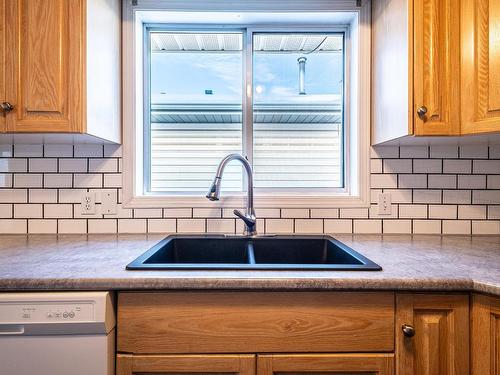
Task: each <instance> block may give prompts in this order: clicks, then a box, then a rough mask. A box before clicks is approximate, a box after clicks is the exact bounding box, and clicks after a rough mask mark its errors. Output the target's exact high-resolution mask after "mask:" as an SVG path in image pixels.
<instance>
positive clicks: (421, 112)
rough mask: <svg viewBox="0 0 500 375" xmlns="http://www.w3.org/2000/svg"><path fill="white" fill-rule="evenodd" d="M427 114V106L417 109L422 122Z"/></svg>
mask: <svg viewBox="0 0 500 375" xmlns="http://www.w3.org/2000/svg"><path fill="white" fill-rule="evenodd" d="M426 114H427V107H426V106H425V105H423V106H421V107H420V108H419V109H417V115H418V117H419V118H420V119H421V120H424V119H425V115H426Z"/></svg>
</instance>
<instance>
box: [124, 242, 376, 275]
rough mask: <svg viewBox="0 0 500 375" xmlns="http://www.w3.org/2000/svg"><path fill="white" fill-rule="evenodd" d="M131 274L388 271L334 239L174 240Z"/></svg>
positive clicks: (151, 252)
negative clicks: (157, 271)
mask: <svg viewBox="0 0 500 375" xmlns="http://www.w3.org/2000/svg"><path fill="white" fill-rule="evenodd" d="M127 269H128V270H169V269H186V270H188V269H193V270H196V269H205V270H208V269H212V270H266V269H275V270H311V269H317V270H360V271H379V270H381V269H382V268H381V267H380V266H379V265H378V264H376V263H374V262H372V261H371V260H370V259H368V258H366V257H364V256H363V255H361V254H359V253H358V252H356V251H354V250H353V249H351V248H350V247H348V246H346V245H345V244H343V243H341V242H340V241H338V240H336V239H334V238H333V237H330V236H255V237H236V236H234V237H228V236H216V235H193V236H185V235H173V236H168V237H166V238H165V239H163V240H162V241H160V242H159V243H158V244H156V245H155V246H153V247H152V248H151V249H149V250H148V251H146V252H145V253H144V254H142V255H141V256H139V257H138V258H137V259H135V260H134V261H133V262H131V263H130V264H128V265H127Z"/></svg>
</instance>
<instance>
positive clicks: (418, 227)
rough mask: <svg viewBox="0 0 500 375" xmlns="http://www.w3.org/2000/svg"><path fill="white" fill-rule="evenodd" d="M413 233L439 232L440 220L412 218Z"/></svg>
mask: <svg viewBox="0 0 500 375" xmlns="http://www.w3.org/2000/svg"><path fill="white" fill-rule="evenodd" d="M413 233H414V234H440V233H441V220H413Z"/></svg>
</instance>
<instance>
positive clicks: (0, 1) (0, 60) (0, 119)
mask: <svg viewBox="0 0 500 375" xmlns="http://www.w3.org/2000/svg"><path fill="white" fill-rule="evenodd" d="M5 1H6V0H0V103H3V102H5V101H6V100H7V98H6V97H5ZM4 131H5V114H4V113H2V111H1V110H0V133H1V132H4Z"/></svg>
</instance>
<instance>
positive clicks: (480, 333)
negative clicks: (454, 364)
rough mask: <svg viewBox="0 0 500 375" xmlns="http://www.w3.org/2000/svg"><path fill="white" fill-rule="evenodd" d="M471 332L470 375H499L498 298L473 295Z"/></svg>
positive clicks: (499, 335)
mask: <svg viewBox="0 0 500 375" xmlns="http://www.w3.org/2000/svg"><path fill="white" fill-rule="evenodd" d="M471 332H472V334H471V353H472V355H471V358H472V364H471V368H472V374H473V375H497V374H500V298H494V297H488V296H482V295H474V297H473V302H472V328H471Z"/></svg>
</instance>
